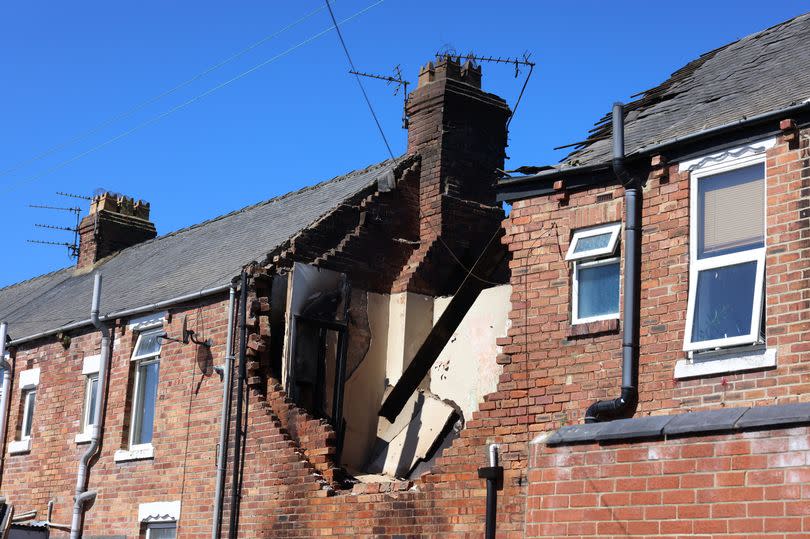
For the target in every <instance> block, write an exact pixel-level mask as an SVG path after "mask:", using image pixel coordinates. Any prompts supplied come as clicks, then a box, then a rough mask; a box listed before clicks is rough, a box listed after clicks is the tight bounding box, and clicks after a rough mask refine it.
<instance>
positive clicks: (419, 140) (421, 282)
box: [392, 55, 511, 295]
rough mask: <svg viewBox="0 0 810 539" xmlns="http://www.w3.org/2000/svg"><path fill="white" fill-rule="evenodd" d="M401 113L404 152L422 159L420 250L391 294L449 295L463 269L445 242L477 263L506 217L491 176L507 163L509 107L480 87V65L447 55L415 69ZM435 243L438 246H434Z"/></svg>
mask: <svg viewBox="0 0 810 539" xmlns="http://www.w3.org/2000/svg"><path fill="white" fill-rule="evenodd" d="M405 113H406V115H407V116H408V154H409V155H418V156H419V157H420V172H419V185H418V190H419V202H418V204H419V207H418V212H419V240H420V247H419V248H418V249H417V250H416V251H415V252H414V253H413V255H412V256H411V257H410V259H409V260H408V263H407V265H406V268H405V269H404V270H403V272H402V273H401V274H400V275H399V276H398V278H397V280H396V281H395V283H394V287H393V288H392V291H394V292H401V291H405V290H407V291H411V292H418V293H422V294H433V295H435V294H445V293H452V292H453V291H454V290H455V288H454V287H457V286H458V283H459V282H460V279H463V277H464V274H463V271H461V270H460V269H459V268H460V265H459V264H458V262H457V261H456V260H454V257H453V255H451V254H450V253H448V249H447V247H448V246H449V247H450V248H451V249H452V250H453V254H454V255H457V256H458V257H460V258H461V259H462V260H463V262H464V263H465V264H472V263H474V262H475V260H476V258H477V256H478V255H479V254H480V253H481V250H482V249H483V247H484V244H485V243H486V241H487V240H489V238H490V237H492V235H493V233H494V232H495V231H496V230H497V228H498V226H499V225H500V221H501V220H502V219H503V217H504V215H503V211H502V210H501V208H500V206H498V205H497V204H496V201H495V181H496V178H497V176H496V169H503V166H504V159H505V157H506V142H507V131H506V121H507V120H508V119H509V116H510V114H511V111H510V110H509V106H508V105H507V104H506V102H505V101H504V100H503V99H501V98H500V97H498V96H497V95H494V94H491V93H487V92H484V91H483V90H482V89H481V67H480V66H477V65H475V64H474V63H473V62H472V61H469V60H467V61H466V62H464V63H463V64H462V63H461V62H460V61H459V59H457V58H454V57H451V56H447V55H446V56H443V57H441V58H439V59H438V60H437V61H436V62H435V63H434V62H429V63H428V64H427V65H425V66H424V67H423V68H422V69H421V70H420V71H419V79H418V83H417V87H416V89H415V90H414V91H413V92H411V94H410V95H409V96H408V100H407V102H406V105H405ZM437 241H439V242H440V243H442V244H443V245H441V246H436V247H434V245H435V243H436V242H437ZM482 241H483V242H484V243H482Z"/></svg>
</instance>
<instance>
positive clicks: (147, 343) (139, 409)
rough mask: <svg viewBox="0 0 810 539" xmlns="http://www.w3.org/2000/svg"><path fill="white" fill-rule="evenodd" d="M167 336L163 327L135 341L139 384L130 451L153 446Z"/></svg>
mask: <svg viewBox="0 0 810 539" xmlns="http://www.w3.org/2000/svg"><path fill="white" fill-rule="evenodd" d="M164 334H165V333H164V331H163V329H162V328H158V329H153V330H149V331H143V332H141V333H140V334H139V335H138V339H137V341H136V342H135V348H134V350H133V353H132V361H134V362H135V381H134V385H133V392H132V395H133V400H132V416H131V421H130V434H129V449H130V451H138V450H142V449H146V448H151V446H152V434H153V430H154V421H155V408H156V405H157V387H158V378H159V371H160V344H161V339H160V338H161V337H162V336H163V335H164Z"/></svg>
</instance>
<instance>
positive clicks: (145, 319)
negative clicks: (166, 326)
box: [127, 311, 168, 331]
mask: <svg viewBox="0 0 810 539" xmlns="http://www.w3.org/2000/svg"><path fill="white" fill-rule="evenodd" d="M167 317H168V313H167V312H166V311H161V312H157V313H150V314H147V315H144V316H139V317H137V318H132V319H130V321H129V322H127V329H128V330H130V331H145V330H147V329H154V328H159V327H161V326H163V323H164V322H165V321H166V318H167Z"/></svg>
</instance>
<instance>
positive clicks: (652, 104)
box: [563, 14, 810, 165]
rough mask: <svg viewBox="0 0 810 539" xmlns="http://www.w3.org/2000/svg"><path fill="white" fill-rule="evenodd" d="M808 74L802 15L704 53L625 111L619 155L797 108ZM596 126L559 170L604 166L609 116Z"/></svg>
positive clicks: (805, 94)
mask: <svg viewBox="0 0 810 539" xmlns="http://www.w3.org/2000/svg"><path fill="white" fill-rule="evenodd" d="M809 68H810V14H804V15H800V16H798V17H796V18H794V19H791V20H788V21H785V22H783V23H780V24H777V25H776V26H773V27H771V28H768V29H767V30H763V31H761V32H758V33H756V34H752V35H750V36H747V37H744V38H742V39H740V40H739V41H735V42H734V43H730V44H728V45H725V46H723V47H720V48H719V49H716V50H713V51H710V52H707V53H706V54H704V55H702V56H701V57H700V58H698V59H696V60H694V61H692V62H690V63H688V64H687V65H685V66H684V67H682V68H681V69H679V70H678V71H676V72H675V73H673V74H672V76H671V77H670V78H669V79H667V80H666V81H664V82H663V83H662V84H660V85H658V86H656V87H655V88H652V89H650V90H647V91H646V92H642V93H641V94H639V95H640V96H641V97H640V98H639V99H637V100H635V101H632V102H630V103H627V104H626V105H625V113H626V116H625V152H626V153H627V154H628V155H629V154H632V153H634V152H639V151H643V150H644V149H645V148H647V147H650V146H653V145H655V144H659V143H662V142H668V141H671V140H673V139H676V138H678V137H682V136H685V135H690V134H693V133H697V132H700V131H704V130H706V129H710V128H713V127H718V126H721V125H726V124H729V123H733V122H735V121H737V120H741V119H744V118H750V117H751V116H755V115H758V114H763V113H766V112H771V111H775V110H779V109H781V108H785V107H788V106H791V105H796V104H799V103H802V102H804V101H806V100H807V99H810V69H809ZM596 126H597V127H596V128H595V129H594V130H593V133H592V134H591V136H590V137H589V138H588V139H587V140H586V141H585V142H584V143H583V145H582V146H581V147H579V148H578V149H576V150H574V151H573V152H572V153H571V154H570V155H569V156H568V157H567V158H565V159H564V160H563V161H564V162H565V163H566V164H568V165H589V164H595V163H602V162H606V161H608V160H609V159H610V157H611V142H610V135H611V126H610V114H608V115H606V116H605V117H603V118H602V119H601V120H600V121H599V122H598V123H597V124H596Z"/></svg>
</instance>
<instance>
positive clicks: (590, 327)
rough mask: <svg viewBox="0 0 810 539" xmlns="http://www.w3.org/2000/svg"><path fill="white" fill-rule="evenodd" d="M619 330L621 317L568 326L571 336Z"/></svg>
mask: <svg viewBox="0 0 810 539" xmlns="http://www.w3.org/2000/svg"><path fill="white" fill-rule="evenodd" d="M618 330H619V319H618V318H613V319H611V320H598V321H596V322H586V323H584V324H571V325H570V326H568V336H569V337H573V338H576V337H584V336H587V335H596V334H599V333H610V332H613V331H618Z"/></svg>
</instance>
